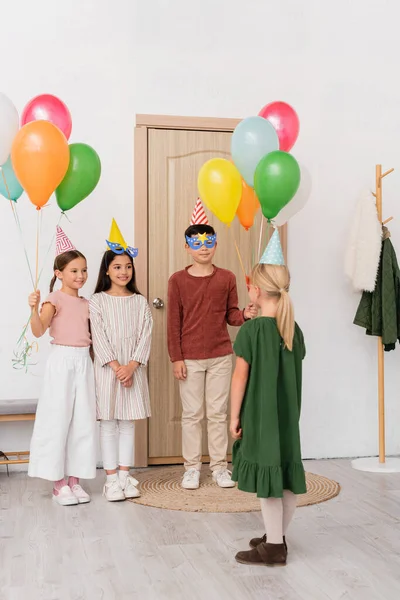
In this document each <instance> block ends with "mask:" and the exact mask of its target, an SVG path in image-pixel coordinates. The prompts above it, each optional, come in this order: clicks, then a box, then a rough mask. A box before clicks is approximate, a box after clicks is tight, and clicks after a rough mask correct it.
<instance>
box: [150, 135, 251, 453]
mask: <svg viewBox="0 0 400 600" xmlns="http://www.w3.org/2000/svg"><path fill="white" fill-rule="evenodd" d="M230 138H231V133H228V132H219V131H193V130H172V129H149V130H148V141H147V143H148V290H149V302H150V305H151V306H152V302H153V300H155V299H156V298H159V299H161V300H162V302H163V303H164V307H163V308H160V309H156V308H154V307H153V306H152V312H153V318H154V333H153V345H152V353H151V359H150V364H149V385H150V396H151V404H152V417H151V419H150V421H149V463H150V464H162V463H168V462H170V463H171V462H179V461H180V460H181V404H180V398H179V389H178V384H177V382H176V381H175V380H174V378H173V375H172V369H171V363H170V361H169V357H168V351H167V306H166V304H167V286H168V278H169V277H170V275H171V274H172V273H174V272H175V271H178V270H180V269H183V268H184V267H185V266H186V265H187V264H189V262H188V258H187V254H186V251H185V247H184V246H185V239H184V231H185V229H186V228H187V227H188V226H189V221H190V217H191V214H192V211H193V208H194V205H195V202H196V199H197V197H198V192H197V176H198V172H199V169H200V167H201V166H202V165H203V164H204V162H206V161H207V160H209V159H210V158H213V157H223V158H229V157H230ZM206 212H207V215H208V218H209V220H210V223H211V224H212V225H213V226H214V227H215V229H216V230H217V233H218V250H217V253H216V256H215V263H216V264H217V265H218V266H220V267H224V268H227V269H230V270H231V271H233V272H234V273H235V274H236V277H237V283H238V292H239V300H240V306H245V304H246V303H247V301H248V300H247V290H246V285H245V280H244V276H243V272H242V270H241V267H240V263H239V260H238V257H237V253H236V250H235V241H236V242H237V244H238V247H239V248H240V251H241V255H242V258H243V261H244V263H245V265H246V269H247V268H249V267H250V265H251V263H252V260H253V258H254V257H252V254H254V250H255V249H256V248H257V246H258V237H259V226H257V225H256V226H255V227H253V228H252V229H251V230H250V231H249V232H246V231H245V230H244V229H243V228H242V227H241V226H240V224H239V223H238V222H237V219H235V222H234V223H233V224H232V226H231V227H230V228H227V227H226V226H224V225H223V224H222V223H221V222H220V221H218V220H217V219H216V218H215V217H214V216H213V215H212V214H211V213H210V212H209V211H208V210H207V209H206ZM230 333H231V338H232V341H233V340H234V337H235V334H236V330H235V328H230ZM203 453H204V455H205V456H206V455H207V454H208V451H207V439H206V428H205V427H204V444H203Z"/></svg>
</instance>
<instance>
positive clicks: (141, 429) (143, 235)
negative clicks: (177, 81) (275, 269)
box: [134, 114, 287, 467]
mask: <svg viewBox="0 0 400 600" xmlns="http://www.w3.org/2000/svg"><path fill="white" fill-rule="evenodd" d="M240 121H241V119H227V118H218V117H179V116H170V115H146V114H138V115H136V124H135V134H134V196H135V197H134V219H135V223H134V226H135V227H134V231H135V246H136V247H137V248H139V256H140V259H139V261H138V263H137V266H135V268H136V280H137V284H138V287H139V289H140V291H141V292H142V294H143V295H144V296H145V297H146V298H148V296H149V277H148V273H149V261H148V249H149V246H148V226H149V223H148V130H149V129H187V130H192V131H193V130H194V131H226V132H233V130H234V129H235V127H236V126H237V125H238V124H239V123H240ZM281 243H282V248H283V252H284V254H285V256H286V248H287V227H286V226H284V227H283V228H282V229H281ZM149 300H150V299H149ZM148 428H149V423H148V419H143V420H140V421H137V422H136V425H135V456H134V466H135V467H147V466H148V465H149V464H151V459H149V436H148ZM177 459H178V457H176V458H175V457H169V458H166V459H165V464H168V463H169V464H171V462H174V463H175V462H177Z"/></svg>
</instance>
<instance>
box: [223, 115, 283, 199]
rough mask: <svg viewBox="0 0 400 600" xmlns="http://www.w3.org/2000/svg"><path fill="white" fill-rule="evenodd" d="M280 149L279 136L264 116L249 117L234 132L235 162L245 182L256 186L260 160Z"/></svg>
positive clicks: (233, 153) (232, 144)
mask: <svg viewBox="0 0 400 600" xmlns="http://www.w3.org/2000/svg"><path fill="white" fill-rule="evenodd" d="M274 150H279V138H278V134H277V133H276V131H275V129H274V127H273V125H271V123H270V122H269V121H267V119H263V117H248V118H247V119H244V120H243V121H241V122H240V123H239V125H238V126H237V127H236V129H235V131H234V132H233V134H232V141H231V154H232V159H233V162H234V163H235V165H236V167H237V169H238V170H239V172H240V174H241V176H242V177H243V179H244V180H245V182H246V183H247V184H248V185H250V186H251V187H254V173H255V170H256V168H257V165H258V163H259V162H260V160H261V159H262V158H263V157H264V156H265V155H266V154H269V153H270V152H273V151H274Z"/></svg>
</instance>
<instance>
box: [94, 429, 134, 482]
mask: <svg viewBox="0 0 400 600" xmlns="http://www.w3.org/2000/svg"><path fill="white" fill-rule="evenodd" d="M118 438H119V439H118ZM134 443H135V422H134V421H122V420H119V419H118V420H116V419H113V420H111V421H100V446H101V455H102V457H103V469H105V470H106V471H114V470H115V469H116V468H117V466H118V465H119V466H120V467H131V466H132V462H133V446H134Z"/></svg>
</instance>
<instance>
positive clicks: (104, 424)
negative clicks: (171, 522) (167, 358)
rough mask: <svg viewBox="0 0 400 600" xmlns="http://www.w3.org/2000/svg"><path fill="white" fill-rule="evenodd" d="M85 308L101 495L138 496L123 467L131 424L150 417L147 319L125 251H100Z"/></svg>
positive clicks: (127, 456) (113, 497)
mask: <svg viewBox="0 0 400 600" xmlns="http://www.w3.org/2000/svg"><path fill="white" fill-rule="evenodd" d="M89 310H90V322H91V329H92V336H93V350H94V357H95V358H94V371H95V382H96V398H97V418H98V419H99V420H100V444H101V452H102V457H103V467H104V469H105V471H106V473H107V481H106V484H105V486H104V495H105V496H106V498H107V500H109V501H111V502H113V501H118V500H125V498H136V497H138V496H139V495H140V493H139V490H138V489H137V485H138V482H137V480H136V479H134V478H133V477H132V476H130V475H129V468H130V467H131V466H132V458H133V446H134V422H135V421H136V420H137V419H145V418H147V417H149V416H150V399H149V389H148V383H147V374H146V368H145V367H146V364H147V361H148V359H149V355H150V345H151V330H152V325H153V319H152V316H151V311H150V307H149V305H148V303H147V301H146V299H145V298H144V297H143V296H141V295H140V292H139V291H138V289H137V287H136V281H135V267H134V264H133V259H132V256H131V255H130V254H128V252H126V251H124V252H121V253H114V252H113V251H112V250H107V251H106V252H105V254H104V256H103V259H102V261H101V265H100V272H99V277H98V281H97V286H96V290H95V293H94V295H93V296H92V298H91V300H90V305H89ZM118 434H119V441H118V439H117V436H118ZM117 467H119V472H118V471H117Z"/></svg>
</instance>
